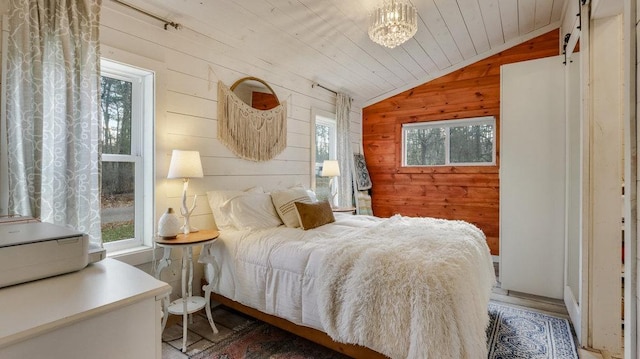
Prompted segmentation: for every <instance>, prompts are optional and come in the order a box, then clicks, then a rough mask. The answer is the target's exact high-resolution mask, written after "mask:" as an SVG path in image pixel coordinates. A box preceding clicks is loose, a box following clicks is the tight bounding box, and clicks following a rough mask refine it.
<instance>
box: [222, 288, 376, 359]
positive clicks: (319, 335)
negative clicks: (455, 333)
mask: <svg viewBox="0 0 640 359" xmlns="http://www.w3.org/2000/svg"><path fill="white" fill-rule="evenodd" d="M211 299H213V300H215V301H216V302H218V303H220V304H222V305H224V306H227V307H229V308H232V309H235V310H237V311H239V312H242V313H244V314H247V315H249V316H251V317H254V318H256V319H258V320H261V321H263V322H266V323H269V324H271V325H273V326H276V327H278V328H280V329H283V330H286V331H288V332H291V333H293V334H295V335H297V336H300V337H303V338H305V339H308V340H311V341H312V342H315V343H317V344H320V345H322V346H325V347H327V348H329V349H332V350H335V351H337V352H339V353H342V354H344V355H348V356H350V357H352V358H363V359H364V358H366V359H383V358H387V357H386V356H384V355H382V354H380V353H378V352H376V351H373V350H371V349H369V348H367V347H363V346H359V345H354V344H345V343H338V342H336V341H334V340H333V339H331V337H329V336H328V335H327V334H326V333H324V332H322V331H319V330H317V329H313V328H309V327H304V326H301V325H297V324H294V323H292V322H290V321H288V320H286V319H283V318H280V317H276V316H274V315H270V314H266V313H263V312H261V311H259V310H257V309H254V308H251V307H247V306H246V305H243V304H240V303H238V302H236V301H233V300H231V299H229V298H227V297H223V296H221V295H220V294H216V293H213V292H211Z"/></svg>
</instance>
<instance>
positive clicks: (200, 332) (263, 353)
mask: <svg viewBox="0 0 640 359" xmlns="http://www.w3.org/2000/svg"><path fill="white" fill-rule="evenodd" d="M489 317H490V324H489V327H488V328H487V337H488V342H487V345H488V346H489V359H519V358H522V359H577V358H578V355H577V353H576V348H575V344H574V340H573V336H572V333H571V326H570V325H569V322H568V321H567V320H566V319H564V318H560V317H555V316H551V315H547V314H543V313H540V312H537V311H532V310H527V309H521V308H516V307H511V306H506V305H502V304H497V303H495V302H492V303H490V304H489ZM213 319H214V321H215V322H216V326H217V327H218V330H219V331H220V332H219V333H218V334H216V335H214V334H213V333H212V331H211V327H210V326H209V323H208V321H207V318H206V315H205V314H204V311H201V312H198V313H196V314H194V315H193V324H189V327H188V329H189V330H188V335H187V352H186V353H182V352H181V351H180V348H181V346H182V326H181V323H178V324H174V325H171V326H167V328H166V329H165V331H164V333H163V335H162V340H163V343H162V351H163V352H162V357H163V359H185V358H189V359H263V358H270V359H311V358H323V359H324V358H327V359H333V358H336V359H338V358H340V359H342V358H347V357H346V356H344V355H342V354H339V353H336V352H334V351H332V350H329V349H327V348H325V347H322V346H320V345H318V344H315V343H313V342H310V341H308V340H306V339H302V338H300V337H297V336H295V335H293V334H290V333H288V332H285V331H283V330H280V329H278V328H275V327H273V326H271V325H269V324H266V323H263V322H261V321H258V320H255V319H253V318H251V317H247V316H245V315H243V314H240V313H237V312H235V311H232V310H231V309H227V308H225V307H216V308H214V309H213Z"/></svg>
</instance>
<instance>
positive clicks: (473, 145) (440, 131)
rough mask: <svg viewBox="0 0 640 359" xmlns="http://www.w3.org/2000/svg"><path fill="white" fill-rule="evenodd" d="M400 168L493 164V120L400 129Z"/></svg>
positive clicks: (414, 125) (418, 125)
mask: <svg viewBox="0 0 640 359" xmlns="http://www.w3.org/2000/svg"><path fill="white" fill-rule="evenodd" d="M402 135H403V155H404V157H403V166H451V165H456V166H464V165H493V164H495V152H496V151H495V117H478V118H470V119H463V120H449V121H435V122H425V123H411V124H405V125H403V126H402Z"/></svg>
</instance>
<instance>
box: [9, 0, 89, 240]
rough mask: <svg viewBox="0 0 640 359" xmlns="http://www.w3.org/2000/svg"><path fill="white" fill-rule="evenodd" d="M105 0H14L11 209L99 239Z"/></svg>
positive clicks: (11, 74)
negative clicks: (102, 13)
mask: <svg viewBox="0 0 640 359" xmlns="http://www.w3.org/2000/svg"><path fill="white" fill-rule="evenodd" d="M100 5H101V0H38V1H33V0H11V3H10V14H9V27H10V30H9V42H8V54H7V60H8V63H7V78H6V83H7V85H6V86H5V89H6V91H7V106H6V108H7V135H8V136H7V148H8V162H9V170H8V172H9V205H8V206H9V213H10V214H20V215H26V216H34V217H39V218H40V219H41V220H42V221H45V222H50V223H55V224H59V225H65V226H71V227H74V228H76V229H77V230H79V231H82V232H83V233H87V234H89V236H90V238H91V241H93V242H97V243H100V177H99V163H100V162H99V144H98V126H99V119H100V117H99V116H100V111H99V109H100V99H99V86H100V62H99V61H100V56H99V42H98V38H99V37H98V34H99V19H100Z"/></svg>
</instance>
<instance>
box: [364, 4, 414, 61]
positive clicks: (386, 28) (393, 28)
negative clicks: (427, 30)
mask: <svg viewBox="0 0 640 359" xmlns="http://www.w3.org/2000/svg"><path fill="white" fill-rule="evenodd" d="M370 22H371V24H370V25H369V37H370V38H371V40H373V41H374V42H376V43H378V44H380V45H382V46H386V47H388V48H390V49H393V48H394V47H396V46H398V45H400V44H402V43H403V42H405V41H407V40H409V39H410V38H411V37H413V35H415V34H416V31H418V16H417V14H416V8H415V7H414V6H413V5H411V4H410V3H409V2H407V1H406V0H384V1H383V3H382V6H380V7H378V8H376V9H375V10H374V11H373V12H372V13H371V17H370Z"/></svg>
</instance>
